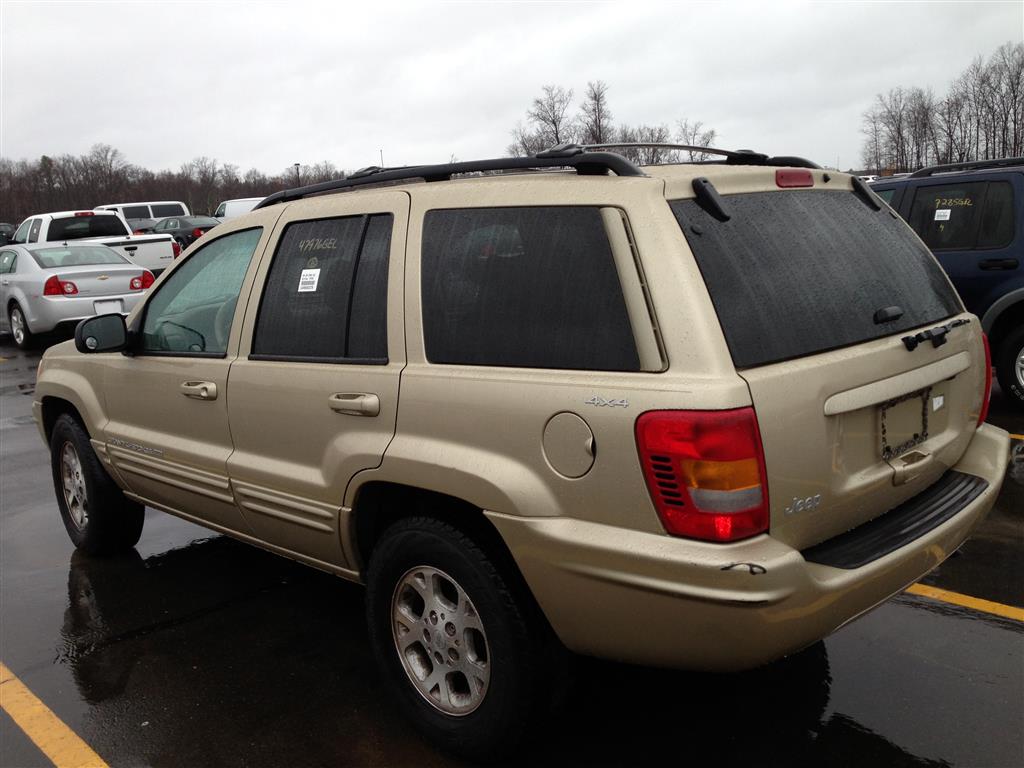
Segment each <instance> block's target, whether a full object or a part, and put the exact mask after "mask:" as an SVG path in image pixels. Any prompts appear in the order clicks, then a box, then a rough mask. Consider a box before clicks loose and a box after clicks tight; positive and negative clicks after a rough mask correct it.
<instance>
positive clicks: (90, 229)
mask: <svg viewBox="0 0 1024 768" xmlns="http://www.w3.org/2000/svg"><path fill="white" fill-rule="evenodd" d="M68 240H88V241H89V242H93V243H102V244H103V245H106V246H107V247H109V248H113V249H114V250H115V251H117V252H118V253H120V254H121V255H122V256H125V257H126V258H128V260H129V261H132V262H133V263H135V264H138V265H139V266H140V267H145V268H146V269H148V270H149V271H150V272H152V273H153V274H154V275H159V274H160V273H161V272H163V271H164V270H165V269H167V267H169V266H170V265H171V262H172V261H173V260H174V258H175V257H176V256H177V255H178V254H179V253H181V248H180V246H179V245H178V244H177V243H176V242H174V238H173V237H171V236H170V235H133V234H132V231H131V229H129V228H128V224H127V223H126V222H125V220H124V219H122V218H121V217H120V216H119V215H118V214H117V213H115V212H114V211H59V212H57V213H37V214H35V215H33V216H29V217H28V218H27V219H25V221H23V222H22V223H21V226H20V227H18V231H17V232H15V233H14V237H13V238H12V240H11V242H12V243H45V242H65V241H68Z"/></svg>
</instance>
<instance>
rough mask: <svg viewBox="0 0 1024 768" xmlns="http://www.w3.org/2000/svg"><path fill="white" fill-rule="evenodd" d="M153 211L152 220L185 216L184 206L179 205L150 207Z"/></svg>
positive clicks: (167, 204) (166, 204)
mask: <svg viewBox="0 0 1024 768" xmlns="http://www.w3.org/2000/svg"><path fill="white" fill-rule="evenodd" d="M151 207H152V209H153V218H156V219H158V218H160V217H161V216H187V215H188V214H187V213H186V212H185V208H184V206H182V205H181V203H165V204H162V205H154V206H151Z"/></svg>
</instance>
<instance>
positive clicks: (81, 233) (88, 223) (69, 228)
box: [47, 214, 130, 240]
mask: <svg viewBox="0 0 1024 768" xmlns="http://www.w3.org/2000/svg"><path fill="white" fill-rule="evenodd" d="M127 234H130V232H129V231H128V228H127V226H126V225H125V223H124V222H123V221H121V218H120V217H119V216H113V215H109V214H102V215H101V214H96V215H95V216H68V217H67V218H64V219H54V220H53V221H51V222H50V231H49V233H48V234H47V240H77V239H78V238H81V237H119V236H122V235H127Z"/></svg>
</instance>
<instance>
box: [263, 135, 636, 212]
mask: <svg viewBox="0 0 1024 768" xmlns="http://www.w3.org/2000/svg"><path fill="white" fill-rule="evenodd" d="M577 150H578V151H577ZM535 168H574V169H575V170H576V172H577V173H578V174H580V175H581V176H595V175H604V174H606V173H608V172H609V171H611V172H612V173H614V174H616V175H617V176H646V174H645V173H644V172H643V171H641V170H640V169H639V168H637V167H636V166H635V165H634V164H633V163H631V162H630V161H629V160H627V159H626V158H624V157H623V156H622V155H618V154H615V153H614V152H587V151H584V150H583V149H582V148H580V147H578V146H576V145H566V144H561V145H559V146H557V147H552V148H551V149H549V150H547V151H545V152H541V153H539V154H537V155H535V156H533V157H500V158H495V159H493V160H471V161H468V162H460V163H443V164H440V165H412V166H407V167H404V168H379V167H376V166H371V167H369V168H362V169H360V170H358V171H356V172H355V173H353V174H352V175H350V176H349V177H348V178H345V179H336V180H334V181H324V182H321V183H319V184H308V185H306V186H303V187H296V188H295V189H284V190H281V191H280V192H275V193H273V194H272V195H269V196H268V197H266V198H264V199H263V201H262V202H260V204H259V205H257V206H256V209H259V208H267V207H268V206H271V205H276V204H277V203H284V202H289V201H291V200H301V199H302V198H304V197H310V196H312V195H318V194H323V193H325V192H335V191H338V190H342V189H349V188H352V187H359V186H364V185H367V184H381V183H383V182H389V181H411V180H413V179H423V180H424V181H427V182H432V181H447V180H448V179H450V178H451V177H452V176H454V175H456V174H461V173H482V172H485V171H514V170H528V169H535ZM256 209H254V210H256Z"/></svg>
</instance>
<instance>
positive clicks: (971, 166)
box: [909, 157, 1024, 179]
mask: <svg viewBox="0 0 1024 768" xmlns="http://www.w3.org/2000/svg"><path fill="white" fill-rule="evenodd" d="M1011 165H1024V157H1002V158H998V159H993V160H965V161H964V162H962V163H946V164H944V165H930V166H928V167H927V168H921V169H920V170H917V171H914V172H913V173H912V174H910V177H909V178H911V179H919V178H921V177H922V176H934V175H935V174H937V173H949V172H950V171H980V170H982V169H984V168H1005V167H1007V166H1011Z"/></svg>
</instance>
